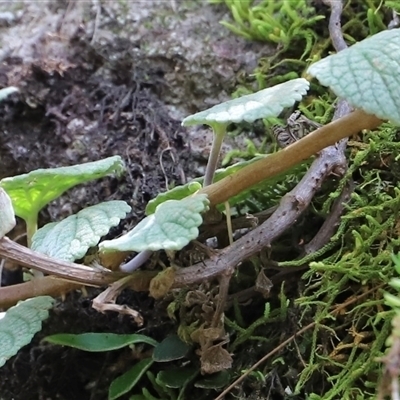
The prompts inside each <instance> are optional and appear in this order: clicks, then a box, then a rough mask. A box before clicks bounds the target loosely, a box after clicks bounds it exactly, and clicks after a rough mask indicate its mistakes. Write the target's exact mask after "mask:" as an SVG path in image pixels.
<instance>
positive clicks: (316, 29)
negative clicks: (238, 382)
mask: <svg viewBox="0 0 400 400" xmlns="http://www.w3.org/2000/svg"><path fill="white" fill-rule="evenodd" d="M224 2H225V4H226V5H227V7H228V8H229V10H230V11H231V14H232V20H231V21H229V22H228V21H224V22H223V24H224V25H225V26H226V27H227V28H229V29H230V30H231V31H232V32H234V33H236V34H238V35H240V36H242V37H245V38H247V39H249V40H258V41H263V42H268V43H270V44H275V45H276V52H275V53H274V54H273V55H271V56H270V57H265V58H263V59H261V60H260V61H259V65H258V67H257V69H256V70H255V72H254V75H253V76H251V77H248V79H247V80H243V81H242V85H241V86H239V88H238V92H237V93H236V95H237V94H239V93H240V94H243V93H246V92H249V91H251V90H252V88H254V86H258V88H263V87H266V86H270V85H273V84H276V83H279V82H282V81H284V80H286V79H289V78H290V79H291V78H292V77H293V76H295V77H297V76H302V75H303V74H304V71H305V68H306V67H307V66H308V65H309V64H310V63H311V62H313V61H315V60H318V59H320V58H322V57H325V56H326V55H328V54H329V52H330V51H332V50H333V49H332V45H331V42H330V39H329V36H328V32H327V21H326V19H323V18H321V16H320V15H319V14H318V13H320V12H321V9H320V10H316V8H315V6H312V4H315V2H311V1H301V0H298V1H290V2H289V1H273V2H272V1H261V2H254V1H251V0H243V1H240V2H238V1H234V0H225V1H224ZM388 7H393V8H394V9H395V10H396V11H398V12H400V9H399V7H398V5H397V3H396V2H391V1H378V0H377V1H375V0H364V1H362V2H360V1H355V0H353V1H351V0H349V1H347V2H345V7H344V11H343V31H344V34H345V39H346V41H347V42H348V43H349V44H352V43H354V42H356V41H358V40H361V39H363V38H364V37H366V36H369V35H372V34H375V33H377V32H378V31H380V30H382V29H385V27H386V25H387V24H388V22H389V21H390V19H391V18H392V16H391V10H389V8H388ZM324 9H325V8H324ZM325 10H327V9H325ZM326 15H328V14H326ZM335 101H336V100H335V99H334V98H333V97H332V96H331V95H330V94H329V93H327V91H326V89H324V88H321V87H319V86H318V85H317V84H314V85H313V87H312V94H311V95H310V96H309V97H308V98H305V99H304V101H303V102H302V103H300V105H299V109H300V110H301V111H302V113H303V114H305V115H306V116H307V117H308V118H310V119H313V120H315V121H317V122H320V123H322V124H325V123H327V122H329V121H330V120H331V118H332V115H333V111H334V105H335ZM265 126H266V129H269V126H270V124H268V122H266V123H265ZM399 139H400V130H399V129H398V128H395V127H393V126H392V125H390V124H383V125H382V126H381V127H380V129H379V130H378V131H376V132H369V133H365V134H364V135H361V136H360V137H357V138H353V139H352V140H350V142H349V146H348V150H347V151H348V154H347V155H348V160H349V168H348V171H347V173H346V174H345V176H344V177H343V178H341V179H334V178H333V179H331V180H330V182H327V183H326V184H325V185H324V186H323V188H322V190H321V191H320V193H319V194H318V195H317V196H316V197H315V199H314V201H313V207H311V208H310V210H308V211H307V213H306V215H305V216H304V220H302V221H300V222H301V224H297V225H296V226H294V227H293V228H292V230H291V232H288V233H287V234H286V235H284V236H283V237H282V238H280V239H279V243H277V244H273V246H272V248H271V249H270V250H269V252H270V253H271V254H272V259H274V260H279V259H280V260H284V261H282V262H280V263H279V266H280V267H281V268H291V267H299V266H309V268H308V269H307V270H306V272H305V273H304V274H303V276H302V280H301V282H297V286H295V289H293V282H291V278H290V274H288V278H287V279H288V282H289V283H288V284H285V285H283V286H282V287H281V291H280V293H274V294H272V295H271V298H270V299H268V302H263V301H261V302H259V304H258V308H257V310H258V314H256V312H255V309H256V307H255V306H254V305H253V306H252V307H251V313H252V315H251V318H250V317H248V316H247V314H246V313H247V312H248V308H246V307H245V306H240V305H239V304H236V306H235V311H234V312H233V313H232V314H229V315H228V318H227V319H226V327H227V329H228V330H229V331H230V333H231V336H232V339H231V343H230V351H232V352H234V354H235V360H236V361H235V365H234V368H235V371H236V375H237V376H239V375H240V374H241V371H242V370H246V369H248V368H249V367H250V366H251V365H252V364H253V363H254V362H256V361H258V360H259V359H260V358H262V357H263V356H264V355H265V354H266V353H268V352H270V351H271V350H273V349H274V348H276V346H279V344H280V343H282V342H283V341H284V340H286V339H287V338H288V337H290V336H291V335H293V334H295V333H296V332H297V331H298V330H299V329H300V328H301V327H303V326H306V325H308V324H309V323H312V322H315V324H314V325H312V327H311V328H310V329H309V330H308V331H307V332H305V333H304V334H303V335H302V336H301V337H297V338H296V339H295V341H294V342H292V344H290V345H288V346H287V347H286V348H285V349H282V351H281V352H280V353H279V354H278V355H276V356H273V357H271V358H270V359H268V360H267V361H266V362H265V363H264V364H263V366H262V367H260V369H258V370H257V371H256V373H257V372H258V373H261V374H262V375H263V376H264V382H263V384H264V385H268V382H269V381H268V379H270V378H271V374H273V376H274V379H275V381H270V382H269V383H271V384H272V382H275V383H276V382H277V381H280V384H281V385H282V387H283V388H286V387H288V388H290V389H291V390H292V392H293V396H292V397H290V398H293V399H304V398H307V399H315V400H316V399H324V400H326V399H339V398H340V399H360V400H366V399H373V398H374V399H375V398H376V392H377V390H378V385H379V379H380V376H381V373H382V364H381V361H378V360H379V358H380V357H382V356H383V355H384V354H385V352H386V345H385V342H386V340H387V338H388V337H389V336H390V335H391V330H392V327H391V321H392V318H393V316H394V312H393V311H387V307H386V306H385V299H384V296H383V292H384V290H389V286H388V283H389V281H390V280H391V279H392V277H393V274H394V262H393V259H392V254H393V253H397V252H398V251H399V248H400V239H399V234H400V223H399V217H398V215H399V211H400V187H399V180H400V168H399V167H398V157H397V155H398V154H399V152H400V143H399ZM266 148H268V149H269V151H271V148H272V147H271V146H268V144H267V146H266ZM257 150H258V149H256V148H255V147H254V146H253V145H252V144H248V153H249V154H243V153H240V156H244V157H246V156H250V157H251V154H253V153H254V154H255V153H257ZM237 154H239V153H237ZM237 154H236V155H237ZM304 168H306V165H305V166H304ZM303 174H304V169H302V170H300V169H298V170H296V171H292V172H291V173H289V174H287V176H286V179H282V181H280V182H279V183H276V184H275V185H274V187H273V188H272V189H271V188H269V189H265V190H264V191H262V190H261V191H260V190H255V191H253V192H247V193H246V198H245V199H242V200H243V203H240V202H239V204H244V205H245V206H246V205H247V206H248V208H250V206H249V204H250V203H251V202H252V208H251V211H252V212H256V211H259V210H262V209H266V208H268V207H269V206H271V205H272V204H277V203H278V202H279V199H280V198H281V197H282V196H283V195H284V194H285V193H286V192H287V191H288V190H290V189H291V188H292V187H294V185H295V184H296V183H297V182H298V181H299V179H300V178H301V176H303ZM350 180H354V183H355V189H354V192H353V194H352V196H351V198H350V201H349V202H348V203H347V204H346V206H345V212H344V214H343V216H342V218H341V221H340V225H339V227H338V229H337V232H336V233H335V235H334V236H333V237H332V238H331V240H330V242H329V243H328V244H327V245H326V246H324V247H323V248H322V249H320V250H319V251H318V252H316V253H314V254H312V255H309V256H307V257H305V258H302V259H296V255H295V254H296V250H295V249H293V237H294V238H299V237H300V238H307V237H310V238H312V237H313V235H314V234H315V227H314V226H313V224H314V223H315V222H314V221H315V220H316V219H318V218H319V220H320V221H321V219H323V218H325V217H326V216H327V215H328V214H329V212H330V209H331V207H332V205H333V202H334V201H335V199H336V198H338V196H339V195H340V194H341V192H342V189H343V188H344V186H345V185H346V184H348V182H349V181H350ZM292 184H293V185H292ZM260 193H261V194H260ZM263 260H265V259H263V257H260V258H259V259H258V260H254V259H252V262H251V263H247V264H249V265H247V264H245V265H244V266H242V267H241V269H240V272H238V274H237V276H236V279H235V280H234V281H233V283H232V287H234V288H235V289H237V288H239V287H240V285H242V287H240V288H241V289H243V288H244V287H243V286H244V285H247V282H249V281H250V280H251V279H255V276H256V275H257V271H259V269H260V268H261V265H263V263H264V261H263ZM293 271H294V270H293ZM294 273H295V272H293V274H294ZM240 282H246V284H243V283H240ZM235 285H236V287H235ZM290 285H292V286H290ZM390 291H391V293H395V294H396V293H397V292H396V291H394V290H393V289H390ZM347 303H348V306H346V307H344V306H345V305H346V304H347ZM337 307H344V308H343V309H342V311H341V312H339V311H338V308H337ZM246 316H247V318H246ZM392 336H393V334H392ZM396 338H397V336H396V337H394V339H393V338H392V342H393V341H394V340H395V339H396ZM397 340H398V338H397ZM388 344H390V343H388ZM250 349H251V350H250ZM274 357H275V358H274ZM293 370H294V373H293ZM271 379H272V378H271ZM251 385H252V383H251V379H249V383H248V386H246V385H245V384H244V385H243V386H242V387H241V388H240V389H239V397H241V398H246V388H247V389H249V388H251V387H252V386H251ZM249 390H250V389H249Z"/></svg>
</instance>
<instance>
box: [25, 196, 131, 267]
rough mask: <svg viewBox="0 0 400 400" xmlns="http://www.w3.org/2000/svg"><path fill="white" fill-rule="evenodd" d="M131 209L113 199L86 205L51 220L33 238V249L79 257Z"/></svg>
mask: <svg viewBox="0 0 400 400" xmlns="http://www.w3.org/2000/svg"><path fill="white" fill-rule="evenodd" d="M130 210H131V207H130V206H128V204H127V203H125V201H120V200H114V201H108V202H105V203H100V204H96V205H95V206H92V207H88V208H85V209H83V210H81V211H79V212H78V213H77V214H74V215H71V216H69V217H67V218H65V219H64V220H62V221H61V222H52V223H50V224H47V225H45V226H44V227H43V228H41V229H39V230H38V231H37V232H36V233H35V234H34V235H33V237H32V246H31V248H32V250H35V251H38V252H40V253H43V254H46V255H48V256H50V257H54V258H57V259H59V260H65V261H71V262H72V261H74V260H77V259H79V258H82V257H83V256H84V255H85V254H86V253H87V250H88V249H89V247H92V246H95V245H96V244H97V243H98V242H99V240H100V238H101V237H102V236H104V235H106V234H107V233H108V231H109V230H110V228H111V227H113V226H116V225H118V224H119V221H120V220H121V218H125V215H126V213H128V212H129V211H130Z"/></svg>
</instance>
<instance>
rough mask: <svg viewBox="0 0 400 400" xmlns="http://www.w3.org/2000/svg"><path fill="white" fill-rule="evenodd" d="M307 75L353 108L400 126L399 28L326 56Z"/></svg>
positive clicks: (311, 67) (312, 66)
mask: <svg viewBox="0 0 400 400" xmlns="http://www.w3.org/2000/svg"><path fill="white" fill-rule="evenodd" d="M308 73H309V74H311V75H312V76H315V77H316V78H317V79H318V80H319V81H320V82H321V83H322V84H323V85H325V86H329V87H330V88H331V89H332V90H333V91H334V93H335V94H336V95H337V96H339V97H342V98H344V99H346V100H347V101H348V102H349V103H350V104H351V105H352V106H354V107H357V108H360V109H362V110H364V111H365V112H366V113H368V114H375V115H376V116H377V117H378V118H382V119H389V120H391V121H393V122H395V123H396V124H400V95H399V87H400V29H391V30H387V31H384V32H380V33H378V34H376V35H374V36H371V37H370V38H368V39H365V40H363V41H361V42H359V43H356V44H355V45H353V46H351V47H349V48H348V49H346V50H343V51H341V52H339V53H338V54H334V55H331V56H329V57H326V58H324V59H323V60H321V61H318V62H316V63H315V64H313V65H311V66H310V68H309V69H308Z"/></svg>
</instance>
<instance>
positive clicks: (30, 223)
mask: <svg viewBox="0 0 400 400" xmlns="http://www.w3.org/2000/svg"><path fill="white" fill-rule="evenodd" d="M37 218H38V215H37V214H35V215H32V216H31V217H30V218H29V219H26V220H25V222H26V240H27V244H28V247H29V248H31V246H32V237H33V235H34V234H35V232H36V231H37Z"/></svg>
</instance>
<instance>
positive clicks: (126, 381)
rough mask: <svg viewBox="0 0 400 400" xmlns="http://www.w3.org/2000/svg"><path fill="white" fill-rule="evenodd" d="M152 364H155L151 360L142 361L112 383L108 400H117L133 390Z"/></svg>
mask: <svg viewBox="0 0 400 400" xmlns="http://www.w3.org/2000/svg"><path fill="white" fill-rule="evenodd" d="M151 364H153V360H152V359H151V358H145V359H143V360H140V361H139V362H138V363H137V364H136V365H134V366H133V367H132V368H131V369H130V370H128V371H126V372H125V373H124V374H123V375H121V376H119V377H118V378H116V379H115V380H114V381H112V382H111V385H110V387H109V389H108V399H109V400H114V399H117V398H118V397H121V396H122V395H123V394H125V393H128V392H129V391H130V390H132V388H133V387H134V386H135V385H136V384H137V383H138V382H139V380H140V378H141V377H142V376H143V374H144V373H145V372H146V371H147V370H148V369H149V368H150V367H151Z"/></svg>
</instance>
